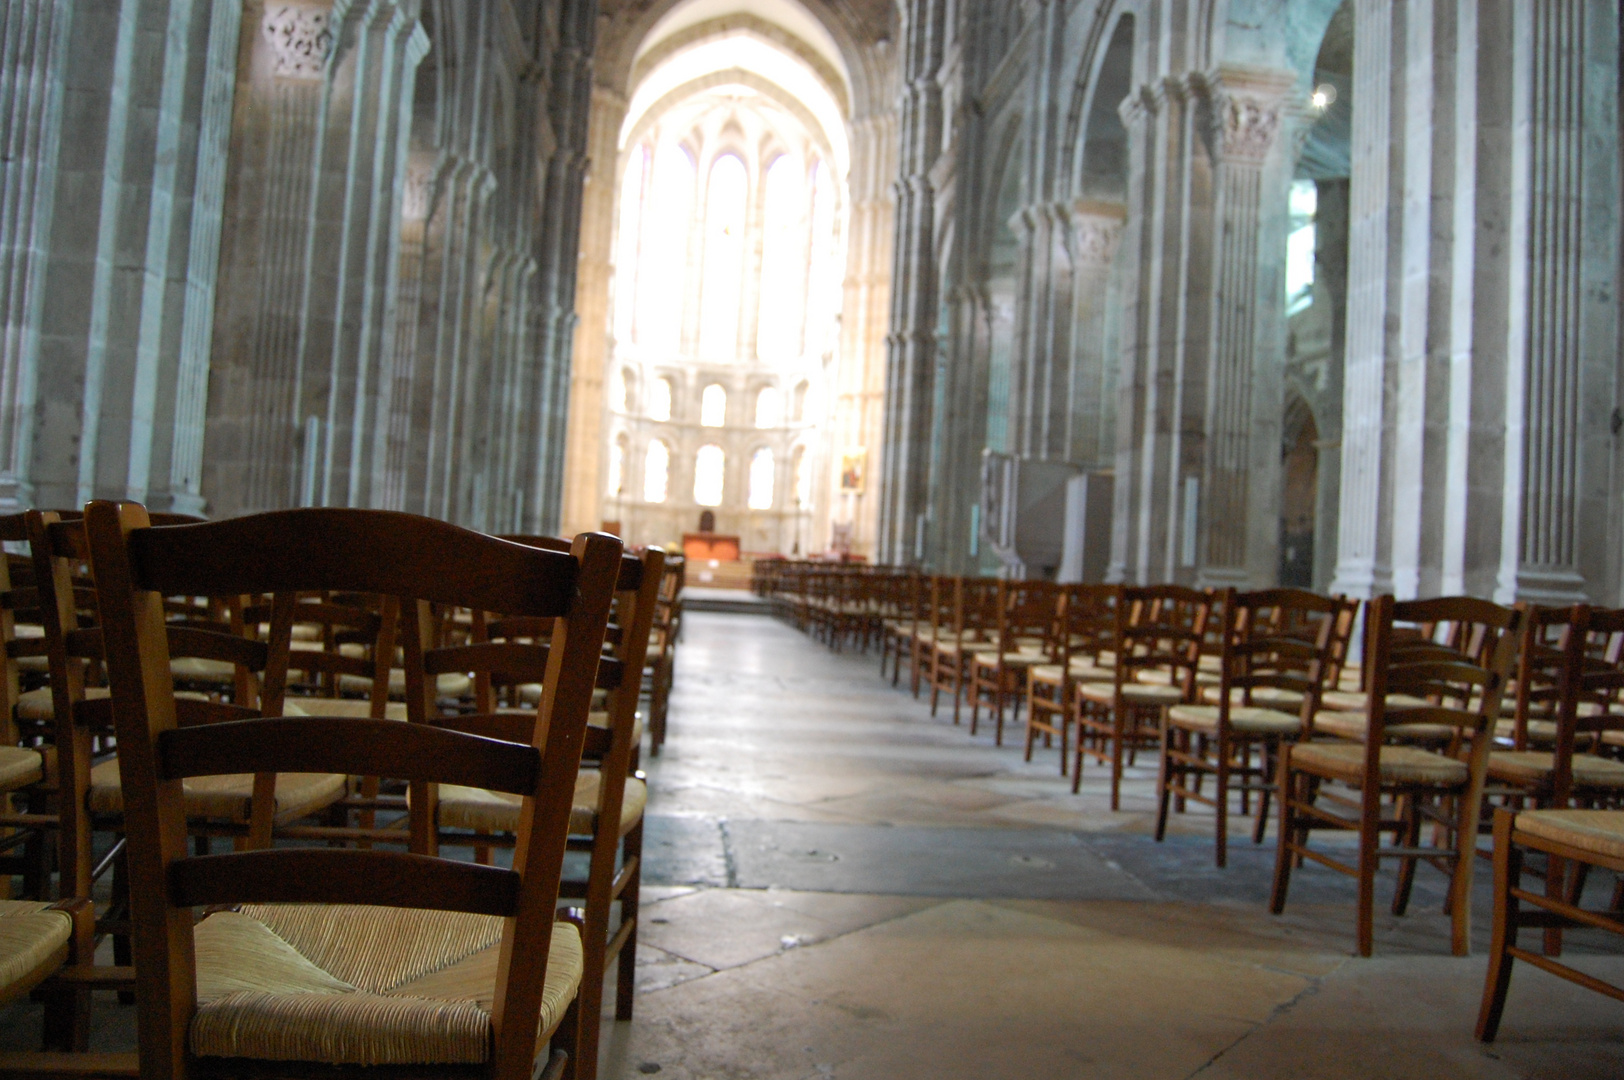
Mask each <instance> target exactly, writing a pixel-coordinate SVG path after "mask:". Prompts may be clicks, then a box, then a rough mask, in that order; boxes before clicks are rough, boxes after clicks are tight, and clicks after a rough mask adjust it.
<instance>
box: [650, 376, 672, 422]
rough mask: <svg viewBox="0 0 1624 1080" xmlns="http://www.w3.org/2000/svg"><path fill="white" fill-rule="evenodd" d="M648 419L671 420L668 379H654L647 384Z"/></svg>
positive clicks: (669, 381)
mask: <svg viewBox="0 0 1624 1080" xmlns="http://www.w3.org/2000/svg"><path fill="white" fill-rule="evenodd" d="M648 417H649V419H650V420H669V419H671V380H670V379H655V380H654V381H653V382H651V383H649V384H648Z"/></svg>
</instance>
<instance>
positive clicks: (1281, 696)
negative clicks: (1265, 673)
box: [1201, 686, 1303, 711]
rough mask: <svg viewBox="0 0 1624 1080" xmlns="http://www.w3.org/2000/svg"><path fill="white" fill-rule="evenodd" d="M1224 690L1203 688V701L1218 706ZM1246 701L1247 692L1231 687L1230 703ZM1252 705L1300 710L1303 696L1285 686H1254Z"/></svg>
mask: <svg viewBox="0 0 1624 1080" xmlns="http://www.w3.org/2000/svg"><path fill="white" fill-rule="evenodd" d="M1222 690H1223V688H1222V687H1219V686H1203V687H1202V688H1201V700H1202V701H1204V702H1206V703H1207V704H1208V705H1216V704H1218V695H1219V694H1220V693H1222ZM1245 701H1246V691H1245V690H1244V689H1242V688H1241V687H1231V688H1230V691H1229V703H1230V704H1231V705H1242V704H1244V703H1245ZM1252 704H1253V705H1260V706H1262V707H1263V708H1265V709H1279V710H1281V711H1284V710H1286V709H1300V708H1302V705H1303V694H1302V691H1300V690H1287V689H1286V688H1285V687H1283V686H1254V687H1252Z"/></svg>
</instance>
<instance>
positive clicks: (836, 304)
mask: <svg viewBox="0 0 1624 1080" xmlns="http://www.w3.org/2000/svg"><path fill="white" fill-rule="evenodd" d="M837 239H838V236H837V230H836V223H835V191H834V180H833V179H832V178H831V177H830V175H829V168H828V166H826V165H825V164H824V163H823V162H822V161H821V160H820V161H818V162H817V163H816V164H815V165H813V166H812V250H811V252H810V253H809V254H810V259H809V263H810V267H809V270H808V275H807V277H808V280H807V287H806V326H807V330H806V351H807V352H809V353H814V354H821V353H822V352H824V351H825V350H826V349H827V348H828V347H829V345H830V344H831V342H830V341H829V337H830V335H831V334H832V333H833V331H834V318H835V312H837V311H839V310H840V268H839V266H838V265H837V264H836V263H837V260H836V255H837V251H836V240H837Z"/></svg>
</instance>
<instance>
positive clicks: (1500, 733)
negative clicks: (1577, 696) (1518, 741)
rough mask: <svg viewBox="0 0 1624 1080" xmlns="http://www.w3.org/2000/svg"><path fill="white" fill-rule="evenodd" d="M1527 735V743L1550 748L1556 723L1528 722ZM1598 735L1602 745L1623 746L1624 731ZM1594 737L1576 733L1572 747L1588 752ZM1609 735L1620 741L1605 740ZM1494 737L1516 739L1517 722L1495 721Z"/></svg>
mask: <svg viewBox="0 0 1624 1080" xmlns="http://www.w3.org/2000/svg"><path fill="white" fill-rule="evenodd" d="M1579 715H1581V716H1584V715H1587V714H1586V713H1584V712H1583V711H1581V712H1580V714H1579ZM1588 715H1592V716H1594V715H1595V714H1594V713H1590V714H1588ZM1527 734H1528V741H1529V742H1530V743H1533V744H1535V745H1536V746H1551V745H1553V744H1554V743H1555V742H1556V721H1555V720H1530V721H1528V730H1527ZM1600 734H1601V736H1602V741H1603V742H1604V743H1607V744H1608V745H1610V746H1624V731H1604V732H1601V733H1600ZM1596 735H1597V733H1596V732H1594V731H1576V732H1574V734H1573V745H1574V747H1575V748H1576V749H1579V750H1588V749H1590V748H1591V747H1592V746H1594V745H1596ZM1609 735H1617V736H1620V739H1618V740H1609V739H1608V738H1607V736H1609ZM1494 737H1495V738H1497V739H1505V740H1506V741H1508V742H1509V741H1510V740H1512V739H1515V738H1516V737H1517V721H1515V720H1498V721H1496V722H1495V725H1494Z"/></svg>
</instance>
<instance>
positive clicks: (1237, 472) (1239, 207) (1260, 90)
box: [1192, 67, 1295, 586]
mask: <svg viewBox="0 0 1624 1080" xmlns="http://www.w3.org/2000/svg"><path fill="white" fill-rule="evenodd" d="M1294 80H1295V76H1294V75H1293V74H1292V73H1290V72H1281V71H1269V70H1261V69H1259V70H1253V69H1245V68H1237V67H1223V68H1220V69H1219V70H1218V72H1217V73H1216V76H1215V77H1214V78H1213V79H1212V80H1211V81H1210V83H1208V85H1207V86H1206V88H1205V89H1206V91H1207V93H1208V95H1209V98H1210V100H1209V105H1210V108H1211V109H1212V114H1213V115H1212V123H1213V133H1214V135H1215V136H1216V138H1215V140H1214V141H1215V146H1216V150H1217V155H1216V156H1217V161H1216V163H1215V169H1214V178H1215V184H1214V187H1215V191H1214V208H1213V227H1214V232H1215V236H1214V238H1213V245H1212V247H1213V274H1212V278H1211V281H1210V284H1207V286H1206V287H1208V288H1210V289H1211V290H1212V293H1213V296H1212V301H1211V318H1212V330H1211V348H1212V354H1211V357H1212V358H1211V365H1210V367H1209V369H1208V379H1209V383H1208V388H1207V414H1206V469H1205V474H1204V478H1203V485H1202V486H1203V489H1204V490H1203V491H1202V492H1201V494H1200V517H1201V519H1202V521H1203V523H1204V526H1205V529H1204V531H1205V536H1204V537H1203V538H1202V539H1203V540H1204V544H1203V545H1202V548H1203V551H1202V558H1201V566H1200V574H1199V580H1200V581H1201V582H1202V583H1203V584H1207V585H1214V586H1223V585H1237V586H1245V585H1247V584H1252V583H1254V582H1252V581H1251V579H1252V577H1253V573H1252V571H1253V569H1254V567H1255V566H1256V565H1257V564H1260V563H1261V564H1262V566H1264V567H1267V569H1266V570H1265V571H1264V573H1265V574H1266V575H1267V576H1266V578H1265V581H1259V582H1255V584H1264V583H1266V582H1268V581H1272V580H1273V566H1274V564H1275V563H1276V561H1277V560H1276V559H1275V558H1274V549H1275V544H1276V542H1277V538H1276V534H1275V530H1274V529H1273V528H1265V529H1262V530H1256V529H1254V528H1253V519H1254V518H1256V519H1258V520H1260V521H1265V522H1268V523H1272V522H1273V521H1274V519H1276V518H1277V517H1278V501H1277V500H1276V499H1274V498H1269V497H1260V495H1262V493H1264V492H1270V493H1272V492H1274V491H1275V490H1277V489H1278V487H1279V480H1278V465H1279V450H1278V446H1279V423H1280V421H1279V417H1280V404H1279V397H1280V385H1279V378H1278V375H1277V374H1276V373H1275V372H1277V371H1278V367H1279V358H1278V357H1276V358H1275V360H1276V362H1275V364H1274V365H1272V367H1273V368H1274V369H1275V370H1274V372H1270V371H1269V370H1268V369H1269V368H1270V367H1271V365H1267V364H1264V363H1260V357H1261V356H1262V355H1263V354H1264V352H1265V349H1264V342H1263V336H1264V328H1265V327H1268V328H1271V329H1272V328H1273V327H1274V326H1277V325H1278V320H1279V319H1280V318H1281V317H1282V315H1283V313H1281V312H1280V311H1279V308H1280V301H1279V298H1278V295H1277V294H1278V292H1279V289H1278V288H1275V289H1274V290H1273V291H1272V292H1271V291H1270V289H1269V288H1266V287H1265V285H1266V284H1269V285H1272V284H1274V275H1272V274H1268V275H1266V274H1264V273H1263V269H1264V266H1265V264H1267V265H1273V264H1276V263H1278V262H1279V256H1278V253H1276V252H1273V251H1269V252H1265V251H1264V250H1263V245H1262V244H1261V243H1260V239H1261V237H1260V234H1259V220H1260V217H1261V213H1262V211H1263V206H1262V203H1263V200H1264V199H1265V198H1267V199H1268V200H1269V202H1270V203H1271V205H1277V204H1278V202H1279V196H1280V195H1281V194H1282V193H1281V192H1278V191H1276V190H1275V189H1274V186H1273V185H1269V186H1265V184H1264V175H1265V169H1264V166H1265V163H1266V161H1267V159H1268V157H1269V154H1270V152H1271V151H1272V150H1273V149H1274V147H1275V145H1276V143H1277V136H1278V135H1279V132H1280V128H1281V113H1282V110H1283V107H1284V105H1285V98H1286V94H1287V93H1288V91H1289V90H1290V88H1291V85H1292V83H1293V81H1294ZM1192 284H1196V283H1193V282H1192ZM1197 287H1200V285H1199V284H1198V285H1197ZM1270 316H1273V318H1271V317H1270ZM1266 378H1267V379H1268V383H1267V386H1268V387H1270V388H1272V389H1273V391H1274V393H1273V394H1272V398H1273V400H1268V399H1269V397H1270V396H1271V395H1268V394H1267V393H1266V392H1265V393H1264V394H1263V395H1262V396H1263V397H1264V398H1265V400H1264V402H1260V403H1259V404H1265V405H1267V406H1272V407H1264V408H1257V407H1255V405H1254V396H1255V395H1254V387H1255V386H1259V384H1262V383H1263V381H1264V379H1266ZM1260 388H1261V387H1260ZM1260 436H1261V437H1260ZM1271 436H1272V437H1271ZM1259 442H1261V443H1262V444H1263V446H1264V448H1265V449H1266V451H1268V453H1266V454H1264V455H1262V457H1263V460H1264V461H1266V462H1268V463H1270V464H1271V465H1273V466H1274V468H1272V469H1267V470H1266V471H1265V470H1263V469H1259V468H1257V466H1258V465H1259V464H1260V462H1259V460H1258V457H1259V455H1257V454H1255V453H1254V447H1255V446H1256V445H1257V444H1258V443H1259ZM1259 533H1261V537H1262V538H1264V539H1265V543H1262V544H1257V546H1259V547H1264V548H1265V550H1264V551H1263V552H1261V553H1254V552H1253V551H1251V550H1250V549H1251V548H1252V547H1253V546H1254V541H1255V540H1256V539H1259V536H1258V534H1259ZM1259 556H1261V557H1259Z"/></svg>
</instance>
